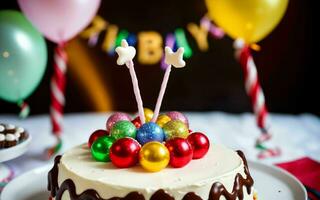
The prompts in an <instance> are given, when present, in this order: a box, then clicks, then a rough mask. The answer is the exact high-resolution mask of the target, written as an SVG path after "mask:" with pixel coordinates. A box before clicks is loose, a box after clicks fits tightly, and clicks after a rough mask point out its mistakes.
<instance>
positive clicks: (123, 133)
mask: <svg viewBox="0 0 320 200" xmlns="http://www.w3.org/2000/svg"><path fill="white" fill-rule="evenodd" d="M136 132H137V129H136V127H135V126H134V124H133V123H131V122H130V121H118V122H117V123H115V124H114V125H113V126H112V128H111V131H110V134H111V136H112V137H114V138H115V139H116V140H117V139H120V138H124V137H131V138H134V139H135V138H136Z"/></svg>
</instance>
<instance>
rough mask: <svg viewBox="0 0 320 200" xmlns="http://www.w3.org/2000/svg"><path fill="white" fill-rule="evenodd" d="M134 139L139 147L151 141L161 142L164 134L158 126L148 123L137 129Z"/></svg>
mask: <svg viewBox="0 0 320 200" xmlns="http://www.w3.org/2000/svg"><path fill="white" fill-rule="evenodd" d="M136 137H137V140H138V142H139V143H140V144H141V145H144V144H145V143H147V142H151V141H158V142H163V140H164V132H163V130H162V128H161V127H160V126H158V124H156V123H154V122H148V123H145V124H143V125H142V126H141V127H140V128H139V129H138V131H137V135H136Z"/></svg>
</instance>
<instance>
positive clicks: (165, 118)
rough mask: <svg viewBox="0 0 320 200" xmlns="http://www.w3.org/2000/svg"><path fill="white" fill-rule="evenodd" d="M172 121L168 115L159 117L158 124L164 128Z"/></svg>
mask: <svg viewBox="0 0 320 200" xmlns="http://www.w3.org/2000/svg"><path fill="white" fill-rule="evenodd" d="M169 121H171V118H170V117H169V116H168V115H166V114H161V115H159V117H158V119H157V121H156V123H157V124H158V125H159V126H160V127H161V128H162V127H163V126H164V125H165V124H166V123H168V122H169Z"/></svg>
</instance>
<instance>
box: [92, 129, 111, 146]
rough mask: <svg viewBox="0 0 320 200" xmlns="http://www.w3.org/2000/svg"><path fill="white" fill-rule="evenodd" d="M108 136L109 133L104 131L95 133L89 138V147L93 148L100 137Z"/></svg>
mask: <svg viewBox="0 0 320 200" xmlns="http://www.w3.org/2000/svg"><path fill="white" fill-rule="evenodd" d="M108 134H109V133H108V132H107V131H105V130H102V129H100V130H96V131H94V132H93V133H92V134H91V135H90V137H89V140H88V147H89V148H91V146H92V144H93V142H94V141H96V140H97V139H98V138H99V137H102V136H107V135H108Z"/></svg>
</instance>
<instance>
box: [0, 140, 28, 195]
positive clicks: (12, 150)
mask: <svg viewBox="0 0 320 200" xmlns="http://www.w3.org/2000/svg"><path fill="white" fill-rule="evenodd" d="M31 140H32V138H31V135H29V134H28V137H27V139H26V140H24V141H22V142H21V143H19V144H17V145H16V146H13V147H9V148H5V149H1V150H0V192H1V190H2V188H3V187H4V185H5V184H6V183H7V182H8V181H10V179H12V178H13V175H14V174H13V172H12V170H11V169H10V168H9V167H8V166H6V165H4V164H3V162H5V161H9V160H12V159H14V158H17V157H19V156H21V155H22V154H24V153H25V152H26V151H27V150H28V147H29V145H30V143H31Z"/></svg>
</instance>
